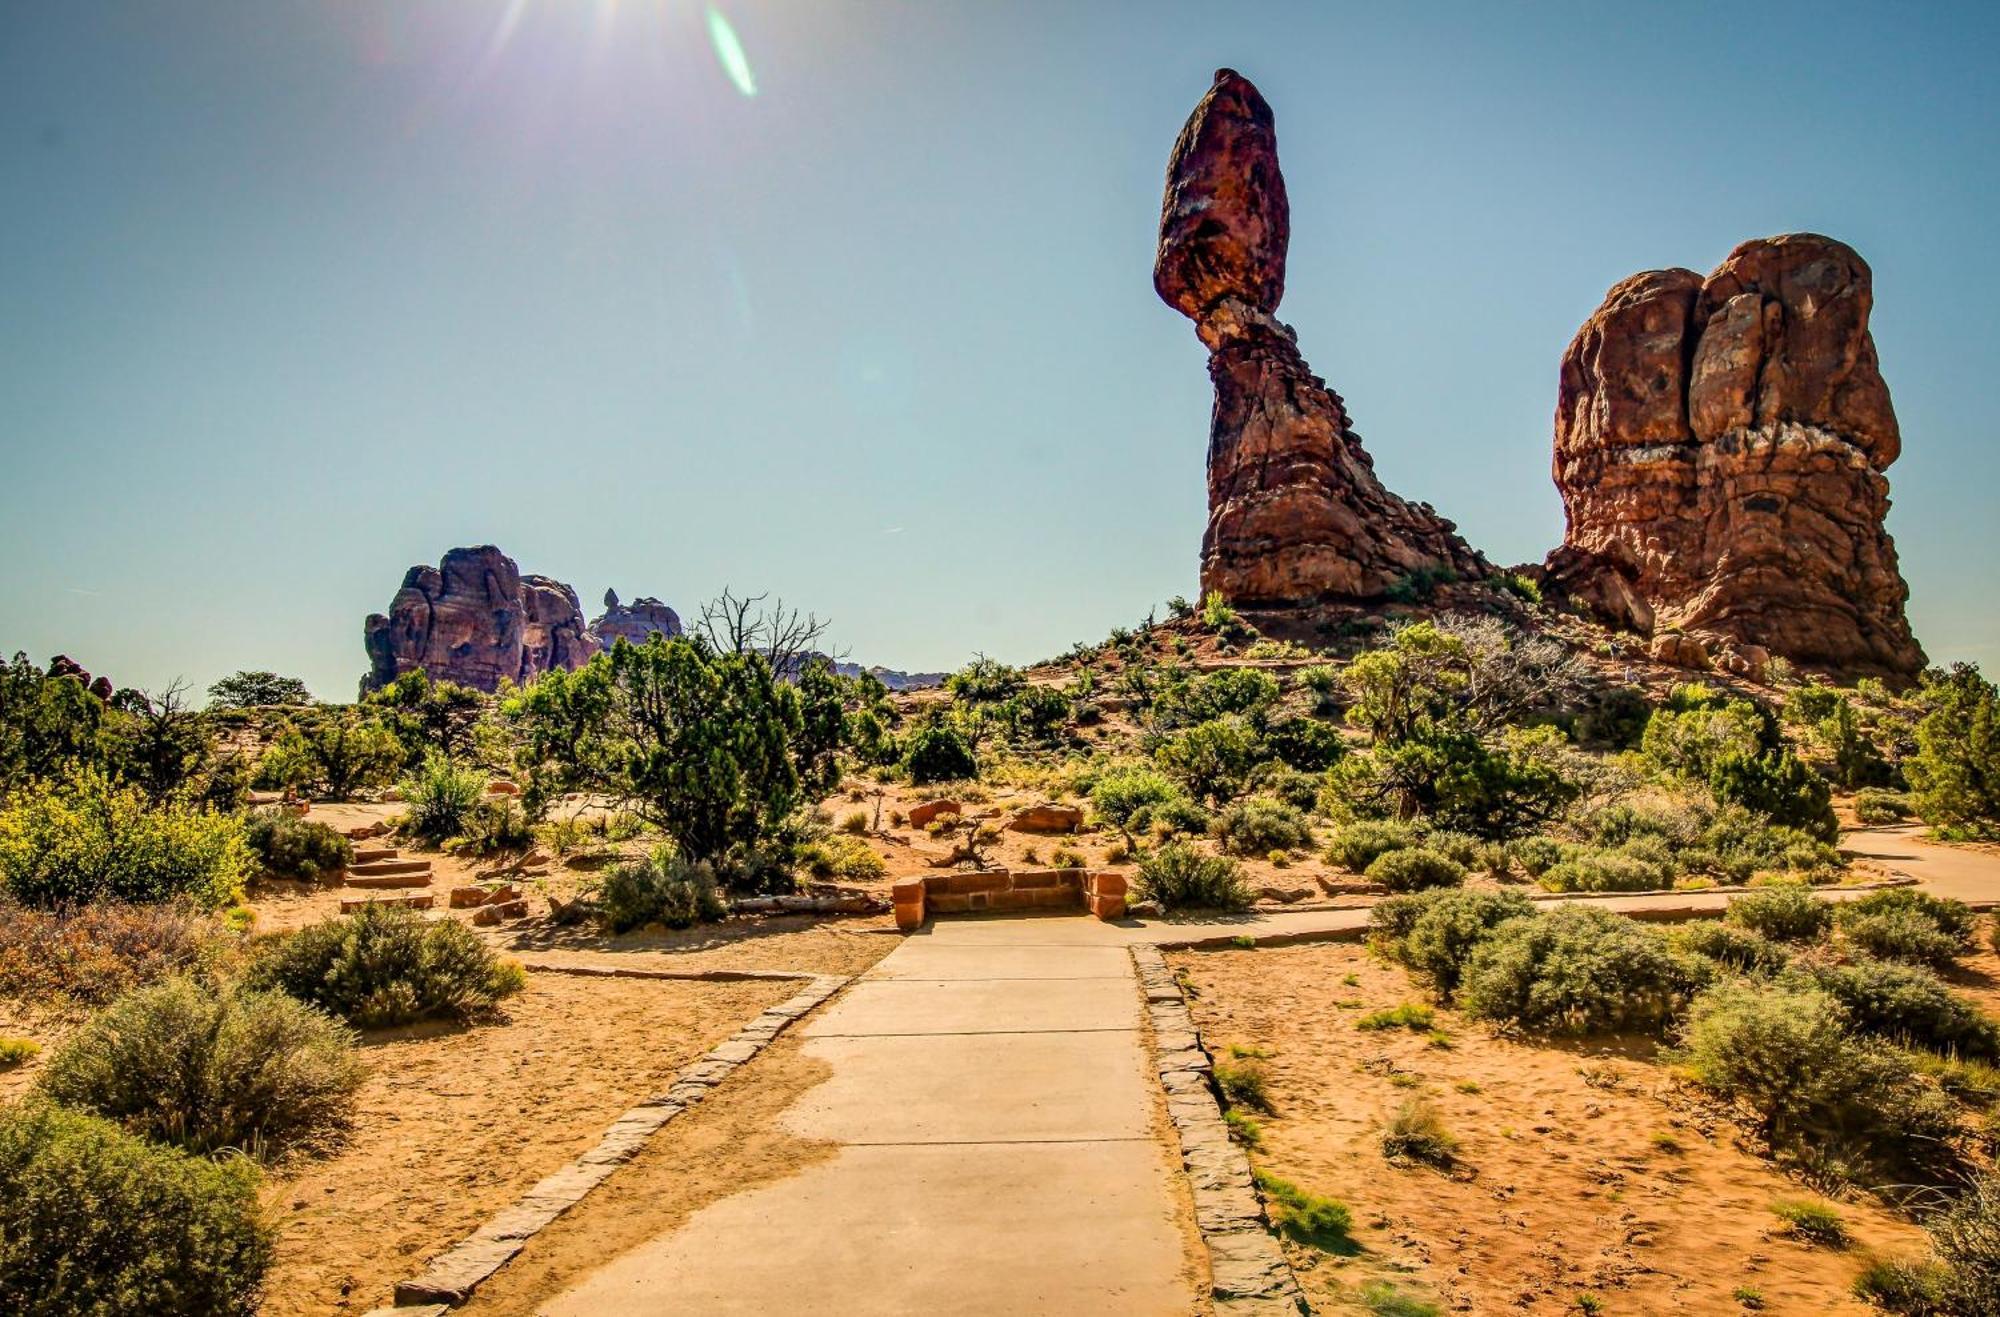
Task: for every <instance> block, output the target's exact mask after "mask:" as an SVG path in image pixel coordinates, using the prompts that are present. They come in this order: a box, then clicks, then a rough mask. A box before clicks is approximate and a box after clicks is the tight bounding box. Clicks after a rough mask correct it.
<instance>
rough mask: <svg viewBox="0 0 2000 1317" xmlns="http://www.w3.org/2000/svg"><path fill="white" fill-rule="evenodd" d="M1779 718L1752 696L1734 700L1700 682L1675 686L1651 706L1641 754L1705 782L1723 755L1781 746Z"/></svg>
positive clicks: (1754, 754)
mask: <svg viewBox="0 0 2000 1317" xmlns="http://www.w3.org/2000/svg"><path fill="white" fill-rule="evenodd" d="M1779 744H1780V741H1779V733H1778V723H1777V719H1776V718H1774V717H1772V716H1771V711H1770V710H1769V709H1766V708H1765V707H1764V706H1762V705H1761V704H1758V703H1757V702H1755V701H1754V700H1745V699H1737V698H1734V697H1732V696H1729V695H1726V694H1724V693H1723V692H1721V691H1719V690H1717V689H1715V688H1714V687H1712V686H1708V685H1705V684H1703V683H1701V682H1688V683H1685V684H1683V685H1680V686H1676V687H1674V689H1673V692H1672V693H1671V694H1670V695H1669V696H1668V698H1667V702H1666V704H1665V705H1663V706H1662V707H1660V708H1659V709H1656V710H1654V712H1653V715H1652V717H1651V718H1650V719H1648V720H1647V723H1646V732H1645V735H1644V736H1642V737H1641V738H1640V742H1639V747H1640V753H1641V754H1643V755H1644V756H1645V757H1646V758H1647V759H1648V760H1649V761H1651V762H1652V763H1653V764H1654V765H1656V766H1657V767H1659V768H1661V769H1663V770H1665V771H1666V772H1668V773H1671V774H1673V775H1674V776H1676V777H1679V778H1681V779H1683V780H1685V781H1690V782H1706V781H1708V779H1709V774H1710V773H1711V772H1712V771H1713V769H1714V768H1715V767H1716V766H1717V765H1718V764H1720V763H1721V762H1722V761H1723V760H1725V759H1730V758H1742V759H1754V758H1756V757H1757V756H1759V755H1762V754H1764V753H1765V752H1767V751H1775V750H1777V749H1778V748H1779Z"/></svg>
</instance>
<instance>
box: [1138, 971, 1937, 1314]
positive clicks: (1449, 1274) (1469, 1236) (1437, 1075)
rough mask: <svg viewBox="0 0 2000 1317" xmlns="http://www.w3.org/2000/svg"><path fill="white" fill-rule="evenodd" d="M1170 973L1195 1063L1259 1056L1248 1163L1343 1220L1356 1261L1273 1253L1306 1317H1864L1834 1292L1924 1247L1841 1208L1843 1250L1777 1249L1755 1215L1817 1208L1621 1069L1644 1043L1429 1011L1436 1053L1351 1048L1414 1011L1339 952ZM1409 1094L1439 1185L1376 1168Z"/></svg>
mask: <svg viewBox="0 0 2000 1317" xmlns="http://www.w3.org/2000/svg"><path fill="white" fill-rule="evenodd" d="M1172 961H1173V963H1174V964H1175V966H1176V967H1177V968H1178V969H1180V970H1182V971H1183V977H1184V980H1185V981H1186V982H1187V983H1188V984H1190V985H1191V986H1192V987H1193V988H1194V990H1195V992H1196V993H1198V995H1197V996H1195V997H1194V998H1193V1000H1192V1001H1191V1003H1190V1004H1191V1006H1192V1009H1193V1011H1194V1015H1195V1019H1196V1021H1197V1022H1198V1024H1199V1025H1200V1027H1201V1030H1202V1034H1203V1039H1204V1041H1205V1042H1206V1043H1207V1044H1208V1046H1209V1048H1210V1050H1211V1051H1212V1052H1215V1053H1217V1055H1218V1056H1222V1055H1226V1049H1227V1048H1228V1047H1229V1046H1230V1045H1231V1044H1238V1045H1243V1046H1261V1047H1265V1048H1269V1049H1271V1051H1272V1053H1273V1055H1272V1056H1271V1058H1270V1059H1269V1060H1268V1061H1267V1062H1265V1063H1264V1064H1265V1065H1266V1066H1267V1067H1268V1070H1269V1078H1270V1085H1269V1087H1270V1094H1271V1101H1272V1105H1273V1107H1274V1109H1275V1114H1274V1115H1272V1116H1268V1117H1264V1118H1262V1125H1263V1143H1264V1147H1263V1150H1262V1151H1261V1152H1255V1153H1253V1154H1252V1160H1253V1161H1254V1162H1255V1163H1257V1164H1258V1165H1259V1166H1260V1168H1263V1169H1267V1170H1269V1171H1271V1172H1273V1173H1275V1174H1277V1175H1279V1176H1281V1177H1283V1178H1285V1179H1288V1180H1291V1181H1293V1182H1294V1183H1296V1184H1298V1185H1299V1186H1300V1187H1302V1188H1305V1189H1308V1190H1311V1191H1313V1192H1316V1193H1321V1194H1325V1195H1328V1196H1330V1197H1334V1198H1338V1199H1340V1200H1341V1201H1342V1202H1345V1203H1346V1204H1348V1206H1349V1207H1350V1208H1352V1209H1353V1212H1354V1220H1355V1231H1354V1233H1355V1237H1356V1239H1357V1240H1358V1242H1359V1243H1360V1244H1361V1245H1362V1252H1361V1253H1359V1254H1358V1255H1357V1256H1355V1257H1353V1258H1351V1259H1347V1258H1340V1257H1336V1256H1332V1255H1329V1254H1324V1253H1319V1252H1316V1251H1314V1250H1310V1249H1305V1248H1299V1247H1293V1246H1290V1245H1288V1246H1287V1247H1288V1249H1289V1250H1290V1252H1291V1256H1292V1259H1293V1262H1294V1264H1295V1265H1296V1266H1297V1267H1298V1269H1299V1273H1300V1279H1301V1281H1302V1282H1303V1283H1304V1285H1305V1286H1306V1289H1307V1292H1308V1293H1309V1294H1310V1295H1311V1296H1312V1297H1313V1300H1314V1302H1315V1304H1316V1305H1318V1306H1320V1307H1321V1309H1322V1310H1337V1309H1340V1308H1341V1307H1342V1306H1343V1303H1344V1302H1349V1301H1351V1300H1352V1298H1353V1296H1354V1295H1355V1294H1356V1293H1357V1292H1358V1290H1359V1288H1360V1286H1361V1285H1362V1284H1363V1283H1364V1282H1366V1281H1370V1280H1388V1281H1390V1282H1392V1283H1394V1284H1395V1285H1397V1286H1398V1287H1399V1288H1400V1289H1401V1290H1403V1291H1404V1292H1406V1293H1410V1294H1413V1295H1417V1294H1420V1295H1423V1296H1425V1297H1430V1298H1434V1299H1435V1300H1437V1301H1439V1302H1441V1304H1442V1306H1443V1307H1444V1308H1445V1309H1446V1310H1447V1311H1456V1312H1503V1311H1504V1312H1519V1313H1546V1314H1555V1313H1565V1312H1572V1313H1573V1312H1575V1311H1577V1310H1578V1297H1579V1295H1582V1294H1585V1293H1592V1294H1595V1295H1597V1296H1599V1297H1600V1298H1601V1299H1603V1300H1604V1302H1605V1304H1606V1308H1605V1310H1606V1311H1609V1312H1630V1313H1641V1312H1644V1313H1662V1312H1685V1313H1717V1314H1721V1313H1740V1312H1742V1311H1743V1310H1744V1304H1743V1303H1742V1301H1741V1300H1740V1299H1739V1298H1738V1297H1737V1296H1736V1291H1737V1290H1738V1288H1739V1287H1748V1288H1750V1289H1754V1290H1756V1291H1758V1292H1759V1293H1760V1294H1761V1296H1762V1299H1763V1303H1764V1310H1765V1311H1769V1312H1782V1313H1854V1314H1861V1313H1866V1312H1869V1311H1872V1310H1871V1309H1869V1308H1868V1307H1866V1306H1865V1305H1863V1304H1862V1303H1861V1302H1860V1301H1859V1300H1857V1299H1855V1298H1853V1297H1852V1296H1851V1295H1850V1294H1849V1292H1848V1287H1849V1285H1850V1284H1851V1283H1852V1281H1853V1279H1854V1277H1855V1275H1856V1273H1857V1272H1858V1271H1859V1270H1860V1268H1861V1265H1862V1261H1861V1259H1862V1256H1863V1254H1864V1253H1866V1252H1868V1251H1869V1250H1874V1251H1879V1252H1884V1253H1891V1252H1910V1251H1914V1250H1916V1249H1918V1248H1920V1247H1921V1246H1922V1243H1923V1236H1922V1233H1921V1232H1920V1231H1919V1230H1917V1229H1916V1228H1915V1227H1914V1226H1912V1225H1909V1224H1907V1223H1904V1222H1901V1221H1899V1220H1897V1219H1896V1218H1894V1217H1892V1216H1890V1215H1889V1214H1888V1213H1886V1212H1884V1211H1883V1210H1881V1209H1880V1208H1878V1207H1875V1206H1873V1205H1871V1204H1869V1203H1867V1202H1865V1201H1845V1202H1841V1203H1839V1204H1838V1210H1839V1211H1840V1213H1841V1215H1842V1216H1843V1217H1844V1218H1845V1219H1846V1222H1847V1225H1848V1229H1849V1231H1850V1233H1851V1234H1852V1235H1853V1236H1854V1237H1855V1239H1856V1241H1857V1242H1856V1245H1855V1246H1854V1247H1853V1248H1852V1249H1850V1250H1847V1251H1844V1252H1831V1251H1827V1250H1824V1249H1816V1248H1808V1247H1806V1246H1805V1245H1803V1244H1801V1243H1798V1242H1795V1241H1794V1240H1792V1239H1791V1238H1790V1237H1788V1236H1787V1235H1785V1234H1784V1233H1783V1232H1782V1228H1781V1225H1780V1222H1779V1221H1778V1219H1777V1218H1776V1217H1775V1216H1774V1215H1772V1213H1771V1210H1770V1207H1771V1203H1772V1201H1773V1200H1775V1199H1780V1198H1813V1197H1816V1196H1817V1195H1815V1194H1813V1193H1812V1192H1811V1191H1810V1190H1808V1189H1807V1188H1806V1187H1805V1186H1803V1185H1801V1184H1799V1183H1797V1182H1795V1181H1792V1180H1790V1179H1788V1178H1787V1177H1785V1176H1784V1175H1783V1174H1781V1173H1780V1172H1778V1171H1777V1170H1775V1169H1774V1168H1773V1167H1771V1166H1770V1165H1769V1164H1768V1163H1767V1162H1764V1161H1763V1160H1761V1159H1759V1158H1758V1157H1756V1156H1755V1155H1753V1154H1752V1153H1751V1152H1749V1151H1746V1150H1745V1149H1743V1148H1741V1147H1739V1146H1738V1144H1737V1141H1736V1139H1737V1136H1736V1131H1735V1130H1734V1128H1733V1127H1731V1126H1730V1125H1728V1124H1726V1123H1721V1122H1717V1121H1714V1120H1713V1119H1710V1118H1708V1117H1706V1116H1705V1115H1704V1114H1703V1113H1702V1112H1701V1111H1699V1110H1698V1109H1697V1108H1696V1107H1695V1106H1694V1105H1693V1104H1692V1103H1690V1102H1689V1101H1687V1100H1685V1099H1682V1098H1678V1097H1677V1096H1676V1092H1675V1085H1674V1083H1673V1081H1672V1079H1671V1078H1670V1076H1669V1075H1668V1074H1667V1072H1666V1071H1665V1069H1664V1067H1662V1066H1661V1065H1659V1064H1656V1063H1654V1062H1651V1061H1648V1060H1642V1059H1636V1058H1638V1057H1642V1056H1643V1055H1644V1054H1645V1051H1646V1049H1645V1047H1644V1046H1643V1045H1641V1044H1634V1045H1631V1046H1594V1045H1588V1044H1586V1045H1582V1046H1566V1045H1559V1044H1550V1043H1545V1042H1527V1041H1513V1040H1508V1039H1503V1038H1497V1037H1494V1036H1492V1035H1491V1034H1490V1033H1489V1032H1488V1031H1487V1030H1486V1029H1485V1028H1484V1027H1483V1026H1481V1025H1479V1024H1476V1023H1473V1022H1470V1021H1467V1020H1465V1019H1464V1018H1463V1017H1461V1016H1459V1015H1458V1014H1457V1013H1456V1012H1454V1011H1449V1010H1442V1009H1440V1010H1439V1011H1438V1013H1437V1020H1436V1024H1437V1027H1439V1028H1440V1029H1443V1030H1445V1031H1446V1032H1447V1033H1448V1034H1449V1037H1450V1046H1449V1047H1444V1048H1440V1047H1434V1046H1432V1045H1431V1044H1430V1042H1429V1041H1428V1040H1427V1038H1426V1036H1425V1035H1424V1034H1423V1033H1418V1032H1412V1031H1410V1030H1406V1029H1394V1030H1383V1031H1380V1032H1368V1031H1363V1030H1360V1029H1357V1028H1356V1027H1355V1021H1356V1020H1357V1019H1358V1018H1359V1017H1360V1016H1362V1015H1363V1014H1365V1013H1367V1012H1369V1011H1373V1010H1378V1009H1381V1008H1384V1007H1392V1006H1395V1005H1398V1004H1399V1003H1402V1002H1406V1001H1409V1002H1416V1001H1424V1000H1426V998H1425V997H1424V996H1423V994H1422V993H1421V992H1420V991H1419V990H1418V989H1417V988H1416V987H1415V986H1414V985H1412V984H1411V983H1410V981H1409V978H1408V976H1407V975H1406V974H1405V973H1404V972H1403V971H1402V970H1401V969H1400V968H1397V967H1393V966H1389V965H1385V964H1383V963H1381V962H1379V961H1377V960H1375V959H1373V958H1372V957H1371V956H1370V955H1369V954H1368V952H1367V951H1366V950H1365V949H1364V948H1362V947H1359V946H1354V945H1333V944H1319V945H1312V946H1299V947H1289V948H1272V949H1266V950H1257V951H1233V950H1232V951H1221V952H1184V953H1179V954H1176V955H1175V956H1173V957H1172ZM1348 975H1353V976H1354V978H1355V979H1356V982H1355V983H1352V984H1349V983H1347V982H1344V979H1345V977H1346V976H1348ZM1586 1074H1588V1075H1589V1079H1588V1080H1586V1078H1585V1075H1586ZM1392 1076H1393V1077H1394V1078H1393V1079H1392ZM1473 1085H1477V1087H1476V1088H1473V1087H1472V1086H1473ZM1412 1094H1421V1095H1423V1096H1425V1097H1427V1098H1429V1099H1430V1100H1431V1102H1432V1103H1434V1105H1435V1107H1436V1109H1437V1111H1438V1113H1439V1115H1440V1116H1442V1118H1443V1121H1444V1124H1445V1126H1446V1128H1447V1129H1448V1130H1450V1131H1451V1132H1452V1133H1453V1134H1455V1135H1456V1136H1457V1137H1458V1139H1459V1140H1460V1161H1461V1165H1460V1167H1459V1168H1458V1169H1457V1170H1455V1171H1454V1172H1452V1173H1450V1174H1446V1173H1442V1172H1439V1171H1436V1170H1430V1169H1419V1168H1411V1169H1399V1168H1398V1167H1396V1166H1394V1165H1392V1164H1391V1163H1389V1162H1388V1161H1387V1160H1385V1159H1384V1157H1383V1155H1382V1151H1381V1144H1380V1138H1381V1132H1382V1126H1383V1122H1384V1120H1385V1119H1386V1118H1387V1117H1388V1115H1389V1114H1390V1113H1391V1112H1392V1111H1393V1110H1394V1109H1395V1108H1396V1107H1397V1106H1398V1105H1399V1104H1401V1103H1402V1102H1403V1101H1404V1100H1405V1099H1406V1098H1408V1097H1410V1096H1411V1095H1412ZM1669 1140H1670V1141H1671V1146H1668V1142H1667V1141H1669Z"/></svg>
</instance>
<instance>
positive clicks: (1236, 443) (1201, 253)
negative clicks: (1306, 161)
mask: <svg viewBox="0 0 2000 1317" xmlns="http://www.w3.org/2000/svg"><path fill="white" fill-rule="evenodd" d="M1290 232H1291V219H1290V209H1289V203H1288V202H1287V200H1286V197H1285V180H1284V176H1283V175H1282V174H1281V173H1280V172H1279V170H1278V144H1277V134H1276V131H1275V128H1274V127H1273V123H1272V117H1271V107H1270V105H1269V104H1267V103H1266V102H1265V100H1264V98H1263V96H1262V95H1261V94H1259V92H1258V91H1257V89H1256V88H1255V87H1254V86H1252V85H1251V84H1250V82H1249V80H1248V79H1246V78H1244V77H1243V76H1241V75H1240V74H1238V73H1236V72H1235V71H1233V70H1231V69H1222V70H1219V71H1218V72H1217V73H1216V75H1215V84H1214V85H1213V86H1212V87H1210V88H1209V91H1208V94H1207V95H1206V96H1204V97H1202V100H1201V103H1200V104H1199V105H1197V106H1196V107H1195V110H1194V113H1193V115H1192V116H1190V117H1189V119H1188V121H1187V126H1186V127H1184V128H1183V129H1181V135H1180V140H1179V141H1177V142H1175V143H1174V151H1173V156H1172V158H1171V159H1170V160H1169V161H1168V164H1167V186H1166V196H1165V198H1164V200H1163V202H1162V205H1161V209H1160V245H1159V251H1158V254H1157V256H1156V257H1155V259H1154V263H1153V287H1154V288H1155V289H1156V290H1157V291H1158V292H1159V295H1160V297H1161V298H1162V299H1163V300H1164V301H1165V302H1166V303H1167V304H1168V305H1169V306H1171V307H1173V308H1174V309H1175V310H1177V311H1179V312H1180V313H1181V314H1182V315H1185V316H1187V317H1188V318H1189V319H1191V320H1193V321H1194V323H1195V332H1196V333H1197V334H1198V335H1199V336H1200V338H1201V341H1202V343H1203V344H1204V345H1206V346H1207V348H1208V350H1209V360H1208V373H1209V376H1210V378H1211V379H1213V380H1214V382H1215V409H1214V412H1213V414H1212V416H1211V419H1210V423H1209V440H1208V509H1209V512H1208V529H1207V531H1206V532H1205V533H1204V535H1203V536H1202V557H1201V585H1202V591H1203V592H1204V593H1207V592H1208V591H1211V590H1217V591H1220V592H1221V593H1222V595H1223V597H1224V598H1226V599H1228V600H1230V601H1231V602H1234V603H1241V604H1272V605H1282V604H1298V603H1309V602H1314V601H1319V600H1328V599H1374V598H1379V597H1381V596H1382V595H1383V594H1385V593H1386V592H1387V591H1388V590H1389V589H1390V588H1391V587H1392V586H1394V585H1395V584H1396V583H1397V582H1398V581H1399V580H1401V579H1403V578H1405V577H1408V576H1410V575H1412V574H1414V573H1417V572H1421V571H1426V570H1431V571H1437V570H1449V571H1452V572H1455V573H1457V574H1459V575H1461V576H1484V575H1487V574H1488V572H1489V571H1490V569H1489V568H1488V566H1487V564H1486V562H1485V560H1484V559H1483V558H1481V557H1480V556H1479V555H1478V554H1477V553H1475V552H1474V551H1473V550H1472V549H1471V548H1469V547H1467V545H1466V544H1465V542H1464V541H1463V540H1461V539H1460V538H1459V537H1458V535H1457V534H1456V533H1455V528H1454V527H1453V525H1452V523H1451V522H1449V521H1447V520H1445V519H1444V518H1443V517H1440V516H1438V515H1437V513H1436V512H1434V511H1432V510H1431V508H1430V507H1429V506H1428V505H1427V504H1422V503H1411V502H1409V501H1407V500H1405V499H1402V498H1399V497H1397V496H1396V495H1395V494H1392V493H1391V492H1389V490H1387V489H1386V488H1384V487H1383V485H1382V483H1381V482H1380V481H1379V480H1377V479H1376V478H1375V469H1374V463H1373V461H1372V460H1371V459H1370V458H1369V456H1368V454H1367V452H1366V451H1365V450H1363V448H1362V447H1361V439H1360V436H1358V435H1356V434H1355V433H1354V431H1353V430H1352V429H1351V428H1350V427H1349V425H1348V417H1347V409H1346V407H1345V405H1344V404H1343V403H1342V402H1341V400H1340V396H1339V395H1338V394H1336V393H1334V392H1333V391H1332V390H1331V389H1329V388H1327V387H1326V381H1324V380H1322V379H1320V378H1319V377H1318V376H1316V375H1314V374H1313V373H1312V369H1311V368H1310V367H1309V366H1307V365H1306V363H1305V360H1304V359H1303V358H1302V357H1301V356H1300V355H1299V350H1298V346H1297V342H1296V338H1295V335H1294V334H1293V332H1292V330H1291V329H1290V328H1289V327H1287V326H1286V325H1283V324H1281V323H1279V321H1278V320H1277V319H1276V318H1275V316H1274V314H1273V313H1274V312H1275V311H1276V310H1277V309H1278V302H1279V300H1280V299H1281V298H1282V297H1283V296H1284V291H1285V249H1286V245H1287V242H1288V240H1289V238H1290Z"/></svg>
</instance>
